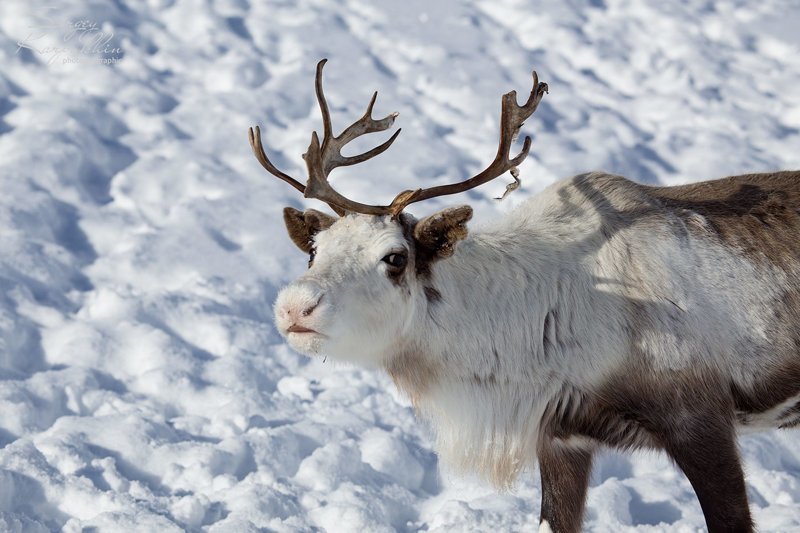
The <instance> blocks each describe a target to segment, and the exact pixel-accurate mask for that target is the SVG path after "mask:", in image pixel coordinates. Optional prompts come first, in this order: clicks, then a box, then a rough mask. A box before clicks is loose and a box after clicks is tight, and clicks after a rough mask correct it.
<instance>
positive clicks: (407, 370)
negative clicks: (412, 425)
mask: <svg viewBox="0 0 800 533" xmlns="http://www.w3.org/2000/svg"><path fill="white" fill-rule="evenodd" d="M385 368H386V372H387V373H388V374H389V376H390V377H391V378H392V381H394V383H395V385H396V386H397V388H398V389H400V390H402V391H403V392H405V393H406V394H407V395H408V397H409V398H410V399H411V403H412V404H413V405H414V406H415V407H416V406H418V405H419V399H420V398H421V397H422V396H423V395H425V393H426V392H428V390H430V387H431V386H433V385H434V384H435V383H436V382H437V381H438V380H439V378H440V375H441V369H440V367H439V365H438V364H435V363H432V362H430V361H428V360H427V359H426V358H425V356H424V355H423V354H421V353H409V352H403V353H401V354H399V355H396V356H395V357H393V358H392V359H391V360H390V361H389V362H387V363H386V365H385Z"/></svg>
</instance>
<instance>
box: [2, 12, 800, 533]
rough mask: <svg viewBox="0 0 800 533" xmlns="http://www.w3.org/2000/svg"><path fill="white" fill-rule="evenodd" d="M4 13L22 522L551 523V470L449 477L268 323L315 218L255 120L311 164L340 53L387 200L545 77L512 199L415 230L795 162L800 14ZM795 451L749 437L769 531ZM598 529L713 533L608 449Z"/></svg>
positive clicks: (421, 179)
mask: <svg viewBox="0 0 800 533" xmlns="http://www.w3.org/2000/svg"><path fill="white" fill-rule="evenodd" d="M0 15H2V16H0V60H1V61H2V65H3V68H2V70H0V180H2V187H3V192H4V194H3V195H2V196H0V232H1V233H0V235H1V236H2V237H1V238H0V288H2V291H0V413H2V416H0V530H3V531H34V532H35V531H52V530H63V531H66V532H79V531H86V530H89V531H95V530H96V531H134V530H138V531H183V530H188V531H210V532H229V531H230V532H233V531H236V532H240V531H257V530H259V529H261V528H263V529H266V530H270V531H287V532H288V531H307V530H311V529H314V528H324V529H327V530H329V531H396V530H400V531H415V530H423V531H512V530H514V531H516V530H519V531H522V530H527V531H536V530H537V528H538V525H537V522H538V512H539V498H540V496H541V492H540V484H539V481H538V477H537V473H536V472H535V471H534V472H530V473H528V474H526V475H525V476H523V479H522V480H521V482H520V483H519V484H518V485H517V486H516V487H515V489H514V490H513V491H512V492H510V493H497V492H495V491H493V490H492V489H491V488H489V487H487V486H486V485H485V484H484V483H482V482H480V481H478V480H476V479H471V478H463V477H459V476H456V475H454V474H452V473H449V472H447V471H446V470H440V468H439V465H438V463H437V458H436V455H435V453H434V451H433V450H432V447H431V433H430V431H429V428H427V427H426V426H425V424H424V423H423V422H422V421H420V420H417V419H416V418H415V417H414V415H413V413H412V410H411V408H410V405H409V402H408V401H407V400H406V399H405V398H403V397H402V396H401V395H400V394H399V393H398V392H397V391H396V389H395V388H394V386H393V385H392V383H391V381H390V380H389V379H388V378H387V377H386V376H384V375H382V374H381V373H379V372H376V371H369V370H361V369H358V368H352V367H346V366H341V365H334V364H332V363H331V362H330V361H328V362H327V363H323V362H322V361H311V360H309V359H306V358H304V357H301V356H299V355H297V354H295V353H293V352H291V350H289V348H288V347H287V346H286V345H284V344H283V343H282V341H281V339H280V337H279V336H278V334H277V332H276V331H275V329H274V327H273V325H272V311H271V306H272V302H273V300H274V298H275V295H276V292H277V290H278V289H279V288H280V287H281V286H283V285H284V284H285V283H286V282H288V281H289V280H291V279H292V278H293V277H295V276H297V275H298V274H299V273H300V272H302V271H303V269H304V268H305V258H304V257H303V256H302V255H301V254H300V253H299V252H297V251H296V250H295V248H294V246H293V245H292V244H291V242H290V240H289V239H288V238H287V236H286V234H285V231H284V229H283V223H282V219H281V210H282V208H283V206H285V205H292V206H295V207H301V206H312V205H314V202H311V201H303V200H302V199H301V198H300V197H299V195H298V194H296V192H295V191H294V190H292V189H291V188H290V187H287V186H286V185H285V184H284V183H281V182H279V181H278V180H276V179H274V178H273V177H271V176H269V175H267V174H266V173H265V172H264V171H263V170H262V169H261V167H260V166H259V165H258V164H257V162H256V161H255V159H254V158H253V157H252V154H251V152H250V148H249V146H248V145H247V141H246V135H245V132H246V130H247V127H248V126H250V125H255V124H260V125H261V126H262V130H263V131H264V138H265V144H266V145H267V146H268V147H269V149H270V153H271V154H272V155H273V157H274V159H273V160H274V162H275V163H276V164H277V165H278V166H279V167H281V168H283V169H284V170H286V171H287V172H289V173H290V174H293V175H296V176H303V165H302V160H301V158H300V154H301V153H302V152H303V151H304V150H305V148H306V146H307V143H308V139H309V135H310V132H311V131H312V130H313V129H315V128H316V129H318V128H319V115H318V110H317V108H316V103H315V101H314V95H313V72H314V65H315V63H316V61H317V60H318V59H320V58H322V57H328V58H329V59H330V61H329V64H328V66H327V67H326V92H327V96H328V99H329V102H330V103H331V108H332V113H333V119H334V121H335V123H337V124H339V125H340V126H339V127H341V126H342V125H343V124H344V123H345V121H346V120H348V119H352V118H354V117H356V116H359V115H360V114H361V113H362V112H363V109H364V107H365V106H366V103H367V101H368V99H369V96H370V94H371V91H372V90H373V89H378V90H379V92H380V94H379V97H378V101H377V105H376V110H375V114H376V116H377V115H381V116H382V115H384V114H387V113H389V112H391V111H394V110H397V111H399V112H400V117H399V118H398V125H399V126H401V127H402V128H403V133H402V134H401V136H400V137H399V138H398V140H397V142H396V143H395V145H394V146H393V148H392V149H391V150H390V151H388V152H387V153H386V154H384V155H382V156H380V159H377V160H375V161H374V162H371V163H369V164H365V165H361V166H360V167H354V168H349V169H346V170H342V171H340V173H339V175H338V177H337V178H336V180H337V187H340V188H341V190H342V191H343V192H344V193H345V194H347V195H350V196H352V197H355V198H357V199H361V200H365V201H369V202H387V201H389V200H390V199H391V198H392V197H393V196H394V194H396V193H397V192H399V191H400V190H402V189H407V188H413V187H415V186H421V185H423V184H424V185H425V186H430V185H433V184H439V183H446V182H448V181H451V180H454V179H457V178H459V177H461V176H465V175H468V174H469V173H474V172H475V171H476V170H479V168H480V167H481V165H482V164H485V163H487V162H488V161H490V160H491V158H492V157H493V155H494V151H495V149H496V129H497V119H498V118H497V115H498V109H499V101H500V95H501V94H502V93H504V92H506V91H508V90H511V89H516V90H517V91H518V92H519V93H520V94H526V92H527V91H528V90H529V88H530V69H531V68H536V70H537V71H538V72H539V75H540V77H541V79H542V80H543V81H546V82H548V84H549V85H550V88H551V90H550V94H549V95H548V96H546V97H545V99H544V101H543V103H542V105H541V106H540V108H539V110H538V111H537V113H536V115H535V116H534V117H533V118H532V119H531V120H529V121H528V124H526V127H525V130H526V132H527V133H530V134H532V135H533V137H534V144H533V149H532V155H531V157H529V158H528V160H527V161H526V162H525V163H524V164H523V165H522V167H521V171H522V172H521V176H522V179H523V187H522V188H521V189H520V190H519V191H517V192H515V193H513V194H512V195H511V196H510V197H509V199H508V200H507V201H505V202H503V203H498V202H495V201H494V200H492V198H493V197H495V196H499V195H500V194H501V193H502V192H503V190H504V188H505V184H506V182H505V181H503V180H498V181H497V182H496V183H492V184H490V185H487V186H485V187H483V188H481V189H479V190H477V191H472V192H470V193H468V194H466V195H464V196H463V197H461V198H457V199H456V198H441V199H437V200H435V201H430V202H426V203H425V204H418V205H416V206H413V208H412V209H411V211H412V212H414V213H415V214H417V215H425V214H429V213H431V212H433V211H434V210H436V209H438V208H441V207H443V206H446V205H453V203H455V202H467V201H468V202H469V203H471V204H472V205H473V207H474V208H475V211H476V214H475V218H474V220H473V227H474V226H479V225H480V224H481V221H482V220H484V221H485V220H488V219H489V218H491V217H492V216H496V215H497V214H499V213H502V212H505V211H507V210H508V209H510V208H511V207H512V206H513V205H515V204H516V203H518V202H520V201H522V200H523V199H524V198H526V197H528V196H530V195H532V194H535V193H536V192H537V191H539V190H541V189H542V188H544V187H545V186H546V185H548V184H550V183H551V182H553V181H554V180H556V179H558V178H561V177H566V176H569V175H572V174H574V173H578V172H582V171H586V170H592V169H596V168H603V169H605V170H608V171H612V172H618V173H622V174H625V175H627V176H629V177H631V178H634V179H637V180H639V181H642V182H647V183H663V184H677V183H684V182H688V181H694V180H699V179H709V178H714V177H721V176H724V175H728V174H735V173H743V172H751V171H766V170H773V169H797V168H800V33H799V32H797V28H798V26H800V5H798V4H797V2H794V1H792V0H765V1H762V2H758V3H755V2H745V1H743V0H736V1H726V2H707V1H700V0H681V1H675V2H657V1H646V2H639V1H634V0H585V1H584V0H571V1H568V2H560V3H557V4H556V3H546V2H525V1H521V0H491V1H490V0H479V1H476V2H457V1H455V0H447V1H441V2H431V1H422V0H408V1H406V2H376V3H368V2H364V1H362V0H338V1H332V0H300V1H298V2H288V1H281V0H271V1H268V2H247V1H245V0H208V1H206V2H197V1H193V0H186V1H183V0H147V1H133V0H120V1H118V2H102V1H100V0H88V1H83V2H78V1H65V2H58V3H54V4H48V3H45V2H30V1H28V0H3V3H2V7H0ZM75 23H79V24H78V26H75ZM70 24H72V25H71V26H69V25H70ZM98 38H100V40H101V41H102V43H101V42H99V41H97V39H98ZM18 42H22V43H23V44H24V46H22V47H20V46H18V44H17V43H18ZM92 43H93V44H92ZM101 44H102V45H101ZM82 47H83V49H82ZM97 59H101V60H105V62H106V64H103V63H98V62H96V60H97ZM388 135H389V134H388V133H387V134H385V136H383V134H382V135H378V136H377V137H379V138H378V139H376V140H377V141H380V138H385V137H388ZM373 141H374V140H373V139H369V140H368V141H365V142H366V143H367V144H360V145H359V146H356V147H354V148H353V150H356V149H358V148H359V147H360V146H367V145H369V143H372V142H373ZM366 183H368V185H365V184H366ZM426 204H427V205H426ZM314 206H315V207H319V205H314ZM798 437H800V432H798V431H797V430H795V431H783V432H770V433H763V434H758V435H754V436H747V437H744V438H743V439H742V440H741V450H742V454H743V457H744V462H745V465H746V470H747V482H748V491H749V494H750V498H751V506H752V510H753V514H754V517H755V519H756V521H757V523H758V524H759V527H760V530H761V531H800V448H799V447H798V445H797V442H798ZM585 527H586V529H587V530H589V531H609V532H611V531H613V532H618V531H633V530H636V531H696V530H698V529H700V528H702V527H703V518H702V513H701V511H700V508H699V504H698V503H697V501H696V498H695V496H694V494H693V492H692V490H691V487H690V485H689V483H688V482H687V480H686V479H685V477H683V475H682V474H680V472H678V471H677V470H676V469H675V468H674V466H673V465H672V464H671V463H670V462H669V461H668V460H667V459H666V458H665V457H664V456H663V455H660V454H655V453H651V454H645V453H640V454H635V455H624V454H619V453H616V452H610V451H609V452H607V453H605V454H603V455H602V456H601V457H600V458H599V459H598V460H597V463H596V466H595V470H594V473H593V475H592V480H591V488H590V491H589V499H588V509H587V517H586V524H585ZM92 528H95V529H92Z"/></svg>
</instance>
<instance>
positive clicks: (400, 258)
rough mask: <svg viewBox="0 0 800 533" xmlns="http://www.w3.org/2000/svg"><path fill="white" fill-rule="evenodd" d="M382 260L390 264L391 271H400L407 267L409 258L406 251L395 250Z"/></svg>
mask: <svg viewBox="0 0 800 533" xmlns="http://www.w3.org/2000/svg"><path fill="white" fill-rule="evenodd" d="M382 261H383V262H384V263H386V264H387V265H389V268H390V271H391V272H393V273H400V272H401V271H402V270H403V269H404V268H405V267H406V262H407V261H408V258H407V257H406V254H404V253H401V252H394V253H391V254H389V255H387V256H386V257H384V258H383V259H382Z"/></svg>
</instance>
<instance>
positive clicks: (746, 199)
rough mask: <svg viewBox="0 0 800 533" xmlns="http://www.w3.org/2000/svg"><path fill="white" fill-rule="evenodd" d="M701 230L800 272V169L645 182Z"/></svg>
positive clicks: (650, 191) (648, 189)
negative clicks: (678, 182)
mask: <svg viewBox="0 0 800 533" xmlns="http://www.w3.org/2000/svg"><path fill="white" fill-rule="evenodd" d="M640 187H641V188H642V189H643V190H644V191H645V192H646V193H647V194H649V195H650V196H652V197H653V198H655V199H657V200H658V201H659V202H661V203H662V204H663V206H664V207H665V208H666V209H668V210H670V211H672V212H673V213H675V214H677V215H678V216H679V217H681V219H683V220H684V221H685V222H686V225H687V228H689V230H690V231H692V232H695V233H702V234H707V235H713V236H714V237H715V238H717V239H719V240H720V241H721V242H723V243H724V244H726V245H728V246H733V247H734V248H736V249H738V250H740V251H742V252H745V253H746V254H747V255H748V256H749V257H751V258H754V259H757V260H766V261H768V262H770V263H772V264H775V265H778V266H780V267H784V268H786V267H789V266H790V265H791V266H792V268H793V269H794V270H798V268H797V263H798V261H800V172H796V171H795V172H776V173H773V174H745V175H742V176H732V177H728V178H723V179H719V180H713V181H706V182H702V183H692V184H689V185H681V186H677V187H645V186H640Z"/></svg>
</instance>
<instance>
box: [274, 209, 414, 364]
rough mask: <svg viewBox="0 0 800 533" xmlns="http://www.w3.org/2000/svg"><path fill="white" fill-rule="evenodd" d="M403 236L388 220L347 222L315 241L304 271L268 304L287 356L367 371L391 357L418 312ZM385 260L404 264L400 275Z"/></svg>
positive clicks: (357, 217)
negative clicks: (339, 362) (292, 353)
mask: <svg viewBox="0 0 800 533" xmlns="http://www.w3.org/2000/svg"><path fill="white" fill-rule="evenodd" d="M403 231H404V230H403V227H402V226H401V225H400V223H399V222H397V221H394V220H391V218H390V217H388V216H387V217H376V216H368V215H348V216H346V217H343V218H341V219H339V220H338V221H336V223H334V224H333V226H331V227H330V228H329V229H327V230H325V231H322V232H320V233H318V234H317V235H316V237H315V240H314V241H315V242H314V244H315V251H316V253H315V257H314V261H313V264H312V266H311V268H310V269H309V270H308V272H307V273H306V274H305V275H303V276H301V277H300V278H299V279H298V280H297V281H295V282H294V283H292V284H291V285H289V286H288V287H286V288H285V289H283V290H282V291H281V292H280V294H279V295H278V299H277V301H276V303H275V321H276V324H277V326H278V329H279V331H280V332H281V333H282V334H283V335H284V336H286V338H287V340H288V342H289V345H290V346H291V347H292V348H294V349H295V350H297V351H299V352H301V353H305V354H307V355H326V356H330V357H333V358H337V359H341V360H346V361H352V362H356V363H359V364H362V365H364V364H366V365H369V366H374V365H378V364H380V363H381V362H382V361H383V357H384V356H385V355H386V354H387V353H388V352H389V351H391V350H394V351H396V350H397V348H398V343H400V342H401V341H400V339H401V337H402V332H403V331H405V330H406V328H408V327H409V325H410V324H411V322H412V321H413V317H414V316H415V315H416V313H417V311H418V310H419V309H424V307H425V295H424V292H423V288H422V287H421V286H420V285H419V284H418V283H417V282H416V278H415V276H414V269H413V264H411V263H412V262H413V253H414V252H413V250H410V249H409V248H410V245H409V243H408V241H407V240H406V238H405V236H404V233H403ZM392 254H397V255H401V256H404V257H406V258H408V260H407V267H406V268H405V269H401V272H402V273H401V274H400V275H396V272H397V269H396V268H395V269H394V270H393V267H392V264H391V262H392V261H394V262H401V260H400V258H398V257H397V256H395V257H392V258H391V259H388V258H389V256H391V255H392ZM293 330H296V331H293ZM306 330H311V331H306Z"/></svg>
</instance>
